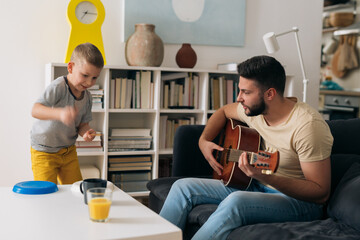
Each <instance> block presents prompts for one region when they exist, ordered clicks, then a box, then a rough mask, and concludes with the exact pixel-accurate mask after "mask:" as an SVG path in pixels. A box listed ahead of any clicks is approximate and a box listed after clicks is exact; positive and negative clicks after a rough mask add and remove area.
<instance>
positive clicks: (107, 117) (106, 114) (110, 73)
mask: <svg viewBox="0 0 360 240" xmlns="http://www.w3.org/2000/svg"><path fill="white" fill-rule="evenodd" d="M141 70H143V71H152V80H153V82H154V108H153V109H111V108H109V106H110V104H109V102H110V97H109V95H110V80H111V79H112V78H115V77H116V76H118V75H121V74H126V73H127V72H131V71H141ZM169 72H192V73H196V74H197V75H199V80H200V81H199V86H200V89H199V109H186V110H185V109H161V106H160V99H161V97H162V92H161V89H160V88H161V74H162V73H169ZM66 74H67V64H63V63H49V64H46V71H45V75H46V86H47V85H48V84H49V83H50V82H51V81H53V80H54V79H56V78H57V77H59V76H63V75H66ZM219 75H223V76H226V77H227V78H230V79H233V80H237V74H236V73H234V72H224V71H216V70H200V69H186V68H162V67H129V66H109V65H107V66H105V67H104V69H103V70H102V72H101V75H100V77H99V79H98V82H97V84H99V85H100V88H103V89H104V109H101V110H95V111H93V112H92V113H93V114H92V115H93V121H92V122H90V126H91V127H92V128H93V129H95V130H96V131H101V132H102V133H103V139H104V142H103V147H104V151H102V152H88V153H87V152H81V153H79V154H78V156H79V162H80V166H81V165H82V164H89V163H91V164H93V165H95V166H96V167H98V168H99V169H100V173H101V178H103V179H107V176H108V172H107V170H108V167H107V166H108V157H109V156H122V155H151V156H152V161H153V167H152V178H153V179H155V178H157V177H158V172H159V169H158V167H159V157H160V156H161V155H171V154H172V149H160V148H159V136H160V133H159V132H160V123H159V122H160V115H168V116H171V117H184V116H194V117H195V119H196V124H205V123H206V122H207V119H208V116H209V114H211V113H213V112H214V110H208V108H209V107H208V102H209V101H208V98H209V79H210V77H211V76H219ZM113 127H121V128H151V129H152V137H153V144H152V148H151V149H150V150H148V151H121V152H108V134H109V129H110V128H113ZM129 194H130V195H132V196H135V197H136V196H146V195H147V194H148V192H132V193H129Z"/></svg>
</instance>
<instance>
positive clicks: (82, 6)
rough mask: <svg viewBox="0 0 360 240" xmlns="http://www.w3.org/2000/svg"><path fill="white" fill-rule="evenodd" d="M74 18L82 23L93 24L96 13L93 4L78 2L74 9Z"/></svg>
mask: <svg viewBox="0 0 360 240" xmlns="http://www.w3.org/2000/svg"><path fill="white" fill-rule="evenodd" d="M75 15H76V18H77V19H78V20H79V21H80V22H82V23H84V24H91V23H93V22H95V20H96V18H97V15H98V12H97V9H96V7H95V5H94V4H92V3H91V2H88V1H84V2H80V3H79V4H78V5H77V6H76V8H75Z"/></svg>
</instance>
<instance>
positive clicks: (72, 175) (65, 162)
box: [30, 146, 82, 184]
mask: <svg viewBox="0 0 360 240" xmlns="http://www.w3.org/2000/svg"><path fill="white" fill-rule="evenodd" d="M30 151H31V163H32V171H33V174H34V180H39V181H50V182H53V183H55V184H57V183H58V181H59V184H72V183H74V182H77V181H80V180H82V176H81V172H80V166H79V160H78V157H77V152H76V147H75V146H70V147H67V148H63V149H61V150H60V151H58V152H57V153H46V152H40V151H37V150H35V149H33V148H31V149H30Z"/></svg>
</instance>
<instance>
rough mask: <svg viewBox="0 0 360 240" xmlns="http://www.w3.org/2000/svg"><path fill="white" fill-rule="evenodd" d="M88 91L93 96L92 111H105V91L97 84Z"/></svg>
mask: <svg viewBox="0 0 360 240" xmlns="http://www.w3.org/2000/svg"><path fill="white" fill-rule="evenodd" d="M88 90H89V92H90V93H91V96H92V109H103V108H104V105H103V99H104V89H100V86H99V85H98V84H95V85H94V86H92V87H91V88H89V89H88Z"/></svg>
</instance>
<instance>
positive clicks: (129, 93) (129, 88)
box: [124, 79, 133, 108]
mask: <svg viewBox="0 0 360 240" xmlns="http://www.w3.org/2000/svg"><path fill="white" fill-rule="evenodd" d="M132 82H133V80H132V79H127V80H126V90H125V104H124V105H125V107H124V108H130V107H131V98H132V88H133V86H132Z"/></svg>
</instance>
